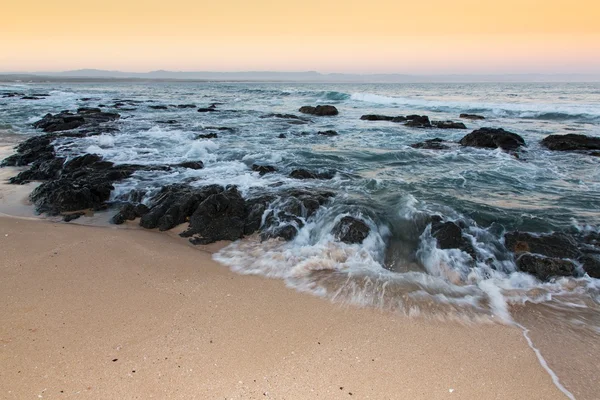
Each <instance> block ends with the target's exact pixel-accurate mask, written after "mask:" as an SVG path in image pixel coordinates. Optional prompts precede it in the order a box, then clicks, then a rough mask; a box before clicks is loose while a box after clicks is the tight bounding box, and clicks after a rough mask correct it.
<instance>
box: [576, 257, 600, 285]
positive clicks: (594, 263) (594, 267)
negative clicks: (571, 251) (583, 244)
mask: <svg viewBox="0 0 600 400" xmlns="http://www.w3.org/2000/svg"><path fill="white" fill-rule="evenodd" d="M579 262H580V263H581V265H582V266H583V270H584V271H585V272H586V273H587V274H588V275H589V276H590V277H592V278H596V279H600V257H599V256H598V255H595V256H594V255H591V254H586V255H584V256H582V257H581V258H580V259H579Z"/></svg>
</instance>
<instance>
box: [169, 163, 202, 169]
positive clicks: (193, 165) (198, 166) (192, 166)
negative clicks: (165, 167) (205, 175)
mask: <svg viewBox="0 0 600 400" xmlns="http://www.w3.org/2000/svg"><path fill="white" fill-rule="evenodd" d="M173 166H174V167H180V168H189V169H202V168H204V163H203V162H202V161H184V162H182V163H179V164H175V165H173Z"/></svg>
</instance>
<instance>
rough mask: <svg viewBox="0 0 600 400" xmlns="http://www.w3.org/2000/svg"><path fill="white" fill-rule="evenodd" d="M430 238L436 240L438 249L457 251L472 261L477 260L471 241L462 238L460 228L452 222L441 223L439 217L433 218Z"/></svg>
mask: <svg viewBox="0 0 600 400" xmlns="http://www.w3.org/2000/svg"><path fill="white" fill-rule="evenodd" d="M431 236H433V237H434V238H435V239H436V240H437V246H438V247H439V248H440V249H459V250H462V251H464V252H465V253H467V254H468V255H470V256H471V258H473V259H474V260H475V259H476V258H477V256H476V252H475V248H474V247H473V245H472V244H471V241H470V240H468V239H467V238H465V237H464V236H463V234H462V229H461V227H460V226H458V225H457V224H456V223H454V222H451V221H448V222H442V221H441V218H439V217H437V218H433V221H432V223H431Z"/></svg>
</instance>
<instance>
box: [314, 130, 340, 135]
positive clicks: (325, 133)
mask: <svg viewBox="0 0 600 400" xmlns="http://www.w3.org/2000/svg"><path fill="white" fill-rule="evenodd" d="M317 134H318V135H323V136H337V135H338V133H337V132H336V131H334V130H328V131H319V132H317Z"/></svg>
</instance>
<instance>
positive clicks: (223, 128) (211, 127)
mask: <svg viewBox="0 0 600 400" xmlns="http://www.w3.org/2000/svg"><path fill="white" fill-rule="evenodd" d="M204 129H206V130H211V129H212V130H217V131H228V132H233V131H235V129H233V128H228V127H226V126H207V127H206V128H204Z"/></svg>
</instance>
